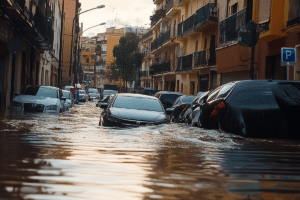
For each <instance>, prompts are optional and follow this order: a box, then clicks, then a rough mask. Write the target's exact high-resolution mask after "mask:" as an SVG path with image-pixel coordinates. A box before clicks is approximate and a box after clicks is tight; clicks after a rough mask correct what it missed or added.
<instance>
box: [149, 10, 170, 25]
mask: <svg viewBox="0 0 300 200" xmlns="http://www.w3.org/2000/svg"><path fill="white" fill-rule="evenodd" d="M165 15H166V10H165V9H164V8H161V9H160V10H156V11H155V14H154V15H152V16H150V20H151V27H153V26H154V25H155V24H156V23H157V22H158V21H159V20H160V19H161V18H163V17H164V16H165Z"/></svg>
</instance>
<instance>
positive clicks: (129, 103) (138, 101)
mask: <svg viewBox="0 0 300 200" xmlns="http://www.w3.org/2000/svg"><path fill="white" fill-rule="evenodd" d="M112 107H116V108H126V109H136V110H148V111H156V112H163V108H162V106H161V104H160V103H159V101H158V99H150V98H140V97H124V96H123V97H121V96H118V97H117V98H116V99H115V101H114V104H113V106H112Z"/></svg>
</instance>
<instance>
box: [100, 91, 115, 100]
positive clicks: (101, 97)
mask: <svg viewBox="0 0 300 200" xmlns="http://www.w3.org/2000/svg"><path fill="white" fill-rule="evenodd" d="M117 93H118V91H117V90H102V91H101V95H100V99H103V98H105V97H106V96H109V95H111V94H117Z"/></svg>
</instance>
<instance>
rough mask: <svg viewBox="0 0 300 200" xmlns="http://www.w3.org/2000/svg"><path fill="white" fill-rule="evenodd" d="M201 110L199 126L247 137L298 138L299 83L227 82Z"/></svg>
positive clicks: (212, 94)
mask: <svg viewBox="0 0 300 200" xmlns="http://www.w3.org/2000/svg"><path fill="white" fill-rule="evenodd" d="M200 110H201V112H200V117H199V120H198V125H199V126H200V127H204V128H219V127H220V128H221V129H223V130H224V131H226V132H230V133H235V134H240V135H243V136H250V137H271V138H299V137H300V134H299V133H300V126H299V125H298V123H297V117H296V116H298V115H299V112H300V82H298V81H269V80H249V81H236V82H230V83H228V84H225V85H223V86H220V87H218V88H217V89H215V90H214V91H212V92H211V93H210V94H209V96H208V97H207V100H206V101H205V102H204V103H203V104H202V105H200Z"/></svg>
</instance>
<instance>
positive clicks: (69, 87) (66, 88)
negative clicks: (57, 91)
mask: <svg viewBox="0 0 300 200" xmlns="http://www.w3.org/2000/svg"><path fill="white" fill-rule="evenodd" d="M71 88H74V87H73V86H66V87H65V90H68V91H70V90H71Z"/></svg>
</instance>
